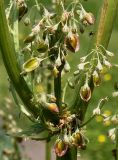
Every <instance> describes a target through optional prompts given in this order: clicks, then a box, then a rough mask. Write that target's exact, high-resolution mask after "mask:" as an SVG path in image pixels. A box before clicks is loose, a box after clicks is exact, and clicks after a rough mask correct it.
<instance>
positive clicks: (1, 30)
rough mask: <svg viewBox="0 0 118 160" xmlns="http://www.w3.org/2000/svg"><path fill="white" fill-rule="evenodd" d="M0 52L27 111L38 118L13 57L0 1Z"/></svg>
mask: <svg viewBox="0 0 118 160" xmlns="http://www.w3.org/2000/svg"><path fill="white" fill-rule="evenodd" d="M0 50H1V53H2V57H3V61H4V64H5V67H6V70H7V72H8V75H9V77H10V79H11V81H12V83H13V85H14V88H15V89H16V91H17V93H18V95H19V97H20V98H21V100H22V101H23V103H24V105H25V106H26V108H27V110H28V111H29V112H30V113H31V114H32V115H33V116H35V117H37V116H38V109H37V108H36V107H35V105H34V104H33V102H32V100H31V99H32V97H33V94H32V92H31V91H30V90H29V88H28V86H27V84H26V82H25V80H24V78H23V77H22V76H21V75H20V72H21V71H20V69H19V68H18V64H17V57H16V56H15V49H14V44H13V41H12V38H11V35H10V33H9V30H8V25H7V20H6V16H5V7H4V1H3V0H0Z"/></svg>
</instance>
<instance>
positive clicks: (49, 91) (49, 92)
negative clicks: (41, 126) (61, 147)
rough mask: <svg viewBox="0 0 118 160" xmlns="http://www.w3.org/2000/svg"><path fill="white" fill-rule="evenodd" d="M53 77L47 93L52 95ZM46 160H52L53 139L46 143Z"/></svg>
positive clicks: (49, 79)
mask: <svg viewBox="0 0 118 160" xmlns="http://www.w3.org/2000/svg"><path fill="white" fill-rule="evenodd" d="M51 80H52V78H51V76H48V78H47V93H48V94H51V92H52V85H51ZM45 160H51V139H48V140H46V142H45Z"/></svg>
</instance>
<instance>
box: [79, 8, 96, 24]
mask: <svg viewBox="0 0 118 160" xmlns="http://www.w3.org/2000/svg"><path fill="white" fill-rule="evenodd" d="M78 13H79V16H80V20H81V22H82V23H83V24H84V25H93V24H95V17H94V15H93V14H92V13H90V12H86V11H85V9H84V8H83V7H82V5H81V10H80V11H79V12H78Z"/></svg>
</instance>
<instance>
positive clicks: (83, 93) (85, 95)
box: [80, 83, 91, 102]
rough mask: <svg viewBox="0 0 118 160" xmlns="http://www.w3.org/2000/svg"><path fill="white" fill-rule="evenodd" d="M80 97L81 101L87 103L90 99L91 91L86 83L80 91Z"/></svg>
mask: <svg viewBox="0 0 118 160" xmlns="http://www.w3.org/2000/svg"><path fill="white" fill-rule="evenodd" d="M80 97H81V99H82V100H83V101H85V102H88V101H89V100H90V98H91V89H90V87H89V85H88V84H87V83H85V84H84V85H83V86H82V87H81V89H80Z"/></svg>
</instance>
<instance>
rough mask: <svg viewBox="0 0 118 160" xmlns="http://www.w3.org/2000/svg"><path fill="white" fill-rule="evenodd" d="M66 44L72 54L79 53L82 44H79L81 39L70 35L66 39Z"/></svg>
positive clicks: (72, 34)
mask: <svg viewBox="0 0 118 160" xmlns="http://www.w3.org/2000/svg"><path fill="white" fill-rule="evenodd" d="M65 44H66V47H67V49H69V50H70V51H71V52H74V53H75V52H77V51H79V49H80V43H79V37H78V35H77V34H74V33H70V34H69V35H68V36H67V37H66V38H65Z"/></svg>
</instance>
